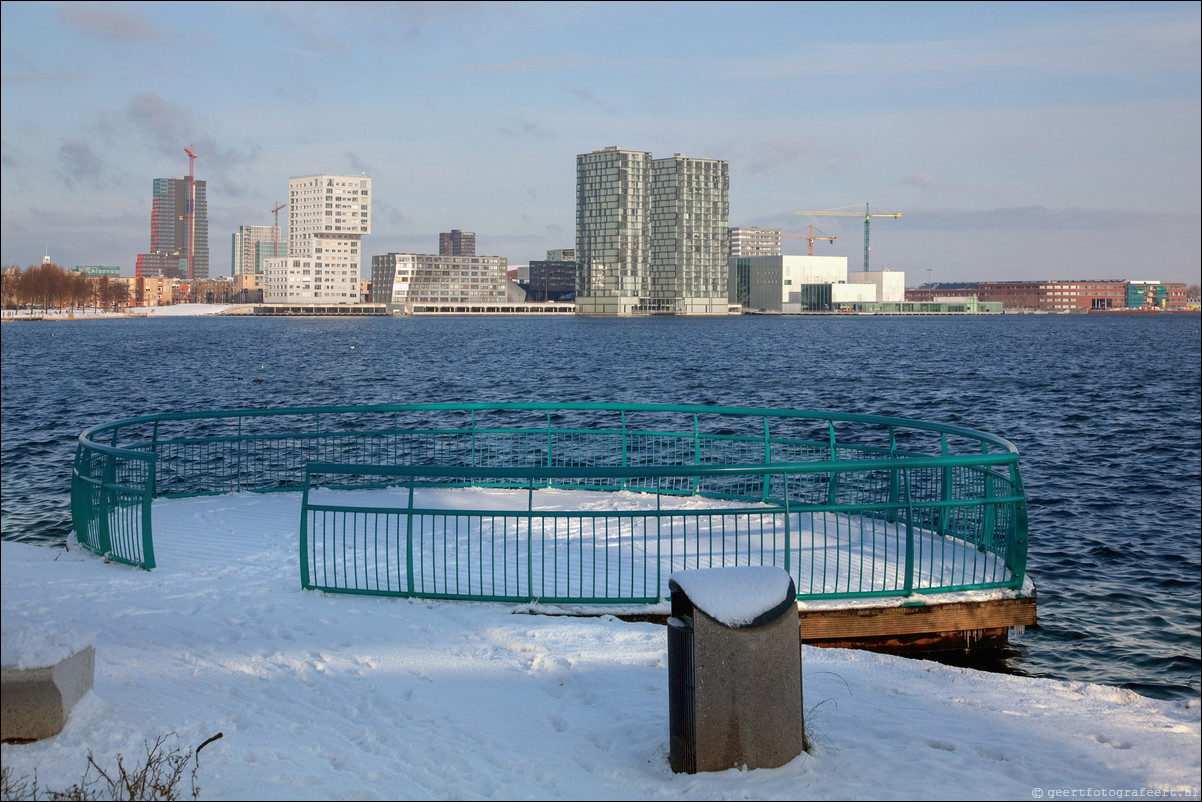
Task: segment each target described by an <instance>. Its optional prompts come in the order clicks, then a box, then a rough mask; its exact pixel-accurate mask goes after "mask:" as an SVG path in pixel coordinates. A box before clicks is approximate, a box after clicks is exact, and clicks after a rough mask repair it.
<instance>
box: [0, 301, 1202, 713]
mask: <svg viewBox="0 0 1202 802" xmlns="http://www.w3.org/2000/svg"><path fill="white" fill-rule="evenodd" d="M2 351H3V361H2V365H0V368H2V371H0V386H2V391H3V404H2V418H0V432H2V437H0V441H2V443H0V447H2V454H0V463H2V465H3V480H2V493H0V536H2V537H3V538H4V539H10V540H25V541H32V542H38V543H46V544H61V543H63V542H64V541H65V540H66V538H67V536H68V534H69V532H70V505H69V489H70V473H71V460H72V456H73V454H74V448H75V442H76V438H77V437H78V435H79V433H80V432H81V431H83V430H84V429H86V428H88V427H90V426H94V425H96V424H99V423H105V422H110V421H114V420H118V419H121V418H126V417H132V416H135V415H143V414H150V413H154V412H169V411H184V410H208V409H228V408H243V407H261V406H271V407H278V406H308V405H315V406H316V405H345V404H355V403H361V404H376V403H426V402H469V401H496V402H506V401H548V402H576V401H581V402H587V401H592V402H605V401H610V402H629V403H678V404H720V405H729V406H740V407H781V408H793V409H829V410H836V411H841V412H860V413H867V414H876V415H892V416H898V417H906V418H918V419H921V420H928V421H937V422H942V423H952V424H957V425H961V426H967V427H970V428H974V429H980V430H983V431H986V432H989V433H992V434H996V435H999V436H1002V437H1005V438H1007V439H1009V440H1010V441H1011V442H1013V443H1014V444H1015V445H1016V446H1017V447H1018V449H1019V452H1020V454H1021V459H1022V463H1021V465H1022V469H1023V477H1024V480H1025V482H1026V485H1027V492H1028V496H1029V500H1030V531H1031V541H1030V554H1031V557H1030V562H1029V569H1028V570H1029V573H1030V575H1031V576H1032V578H1033V579H1034V581H1035V583H1036V586H1037V589H1038V598H1039V605H1038V612H1039V621H1040V623H1039V625H1038V626H1037V627H1030V628H1028V629H1027V630H1026V631H1025V632H1024V633H1023V634H1021V635H1018V636H1016V637H1013V638H1012V645H1011V648H1010V649H1008V650H1006V651H1005V652H1004V653H1003V654H1001V655H1000V656H998V659H997V662H996V663H995V664H992V665H986V666H984V667H989V668H994V669H1001V670H1005V671H1009V672H1011V673H1019V674H1027V675H1032V676H1047V677H1054V678H1057V679H1067V680H1080V681H1087V682H1098V683H1105V684H1108V685H1116V686H1122V687H1127V688H1131V689H1134V690H1136V691H1138V692H1140V693H1142V694H1144V695H1147V696H1153V697H1158V698H1170V699H1172V698H1198V696H1199V693H1200V690H1199V674H1200V671H1202V660H1200V650H1202V638H1200V635H1199V628H1200V615H1199V610H1200V607H1202V557H1200V553H1199V552H1200V543H1202V512H1200V507H1199V497H1200V491H1199V487H1200V482H1202V470H1200V455H1202V408H1200V399H1202V391H1200V389H1199V387H1200V380H1202V376H1200V373H1202V367H1200V365H1202V337H1200V334H1199V318H1198V317H1197V316H1194V315H1164V316H1156V315H1113V316H1110V315H1100V316H1094V315H1088V316H1086V315H1074V316H1014V315H1007V316H1003V317H930V318H918V317H906V318H887V317H863V318H860V317H754V316H745V317H739V318H729V319H686V318H644V319H632V320H613V319H589V318H575V317H573V318H554V319H552V318H463V317H457V318H359V319H326V318H321V319H300V318H294V319H254V318H210V317H204V318H170V317H168V318H159V319H149V320H135V319H129V320H94V321H70V322H68V321H64V322H22V323H5V324H4V325H3V338H2Z"/></svg>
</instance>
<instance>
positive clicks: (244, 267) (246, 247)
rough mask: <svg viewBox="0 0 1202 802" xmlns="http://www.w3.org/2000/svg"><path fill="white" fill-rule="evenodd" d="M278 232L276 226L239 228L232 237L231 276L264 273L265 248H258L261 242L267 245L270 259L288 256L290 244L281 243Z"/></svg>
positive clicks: (267, 253)
mask: <svg viewBox="0 0 1202 802" xmlns="http://www.w3.org/2000/svg"><path fill="white" fill-rule="evenodd" d="M278 232H279V229H277V228H276V227H275V226H239V227H238V231H237V232H236V233H234V234H233V235H231V239H232V242H231V247H230V275H231V276H244V275H251V274H261V273H262V272H263V261H262V256H263V253H264V248H262V247H256V246H257V244H258V243H260V242H265V243H267V247H266V255H267V256H268V257H269V258H270V257H273V256H284V255H286V254H287V253H288V243H287V242H281V241H280V237H279V233H278Z"/></svg>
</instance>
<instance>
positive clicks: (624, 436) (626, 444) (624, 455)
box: [622, 410, 630, 490]
mask: <svg viewBox="0 0 1202 802" xmlns="http://www.w3.org/2000/svg"><path fill="white" fill-rule="evenodd" d="M627 438H628V434H627V431H626V410H622V467H623V468H625V467H626V466H627V464H628V455H627V453H626V451H627V449H628V448H629V447H630V444H629V441H628V439H627ZM622 489H623V490H625V489H626V477H625V476H623V477H622Z"/></svg>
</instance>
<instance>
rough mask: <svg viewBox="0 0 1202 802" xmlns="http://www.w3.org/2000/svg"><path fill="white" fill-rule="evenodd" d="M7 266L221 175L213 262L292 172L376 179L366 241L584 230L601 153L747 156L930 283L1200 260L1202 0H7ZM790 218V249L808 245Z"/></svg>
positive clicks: (1129, 275) (220, 266) (1167, 277)
mask: <svg viewBox="0 0 1202 802" xmlns="http://www.w3.org/2000/svg"><path fill="white" fill-rule="evenodd" d="M2 9H3V25H2V28H0V38H2V43H3V46H2V50H0V74H2V78H3V92H2V93H0V109H2V117H3V119H2V137H0V138H2V146H3V147H2V160H3V161H2V166H3V182H2V186H0V197H2V201H3V221H2V232H0V233H2V238H0V239H2V253H0V258H2V260H3V263H4V264H6V265H8V264H16V265H18V266H22V267H27V266H29V265H33V264H37V263H39V262H41V260H42V257H43V255H45V254H48V255H49V256H50V257H51V259H52V260H54V261H55V262H57V263H59V264H62V265H64V266H66V267H73V266H75V265H79V264H108V265H117V266H119V267H120V268H121V271H122V274H123V275H132V274H133V270H134V265H135V261H136V255H137V254H138V253H141V252H144V251H146V250H147V249H148V248H149V229H150V225H149V221H150V199H151V185H152V181H153V179H155V178H161V177H179V176H185V175H187V172H188V156H187V154H186V153H185V152H184V149H185V148H187V147H189V146H194V147H193V149H194V152H195V153H196V154H197V159H196V163H195V169H196V176H197V178H198V179H203V180H205V181H206V182H207V185H208V202H209V236H210V250H211V267H210V275H212V276H217V275H228V274H229V272H230V269H231V265H230V237H231V235H232V234H233V233H234V232H235V231H236V230H237V229H238V226H240V225H270V224H271V223H272V219H273V218H272V214H271V210H272V208H273V207H274V206H275V204H276V203H278V202H285V201H286V200H287V188H288V179H289V178H291V177H297V176H303V175H312V174H315V173H338V174H351V175H359V174H361V173H366V174H368V175H370V176H371V177H372V179H373V184H372V187H373V194H374V200H373V206H372V214H373V224H372V233H371V234H370V235H369V236H367V237H366V238H365V240H364V246H363V254H364V259H363V262H364V264H363V273H364V277H367V275H368V274H369V273H370V259H369V258H368V257H370V256H371V255H373V254H384V253H389V252H418V253H432V252H437V247H438V234H439V233H440V232H444V231H450V230H452V229H460V230H463V231H473V232H475V233H476V235H477V253H480V254H483V255H496V256H504V257H506V258H507V259H508V260H509V264H510V265H511V266H513V265H520V264H526V263H527V262H529V261H531V260H534V259H543V258H545V257H546V251H547V250H550V249H558V248H570V247H574V244H575V243H574V239H575V159H576V156H577V155H578V154H582V153H588V152H591V151H594V150H598V149H601V148H604V147H608V146H617V147H619V148H622V149H627V150H640V151H649V152H651V153H652V155H653V156H654V157H656V158H659V157H665V156H672V155H673V154H676V153H683V154H686V155H688V156H694V157H701V158H711V159H721V160H725V161H728V162H729V163H730V176H731V179H730V183H731V185H730V224H731V225H737V226H764V227H772V228H781V229H783V230H784V231H785V233H786V234H790V233H791V234H802V233H808V231H809V228H808V227H809V226H810V225H813V226H815V228H816V229H817V230H816V231H815V233H816V234H818V235H822V236H833V237H836V240H835V241H834V242H826V241H821V240H820V241H818V242H816V243H815V253H817V254H821V255H827V256H846V257H847V259H848V265H849V268H850V269H852V270H857V269H860V268H861V267H862V265H863V253H864V225H863V219H862V217H858V216H854V215H853V216H810V215H797V214H795V212H797V211H825V210H832V209H840V210H845V211H846V210H855V211H860V210H863V209H864V208H865V204H870V206H871V209H872V211H873V212H874V213H896V212H900V213H901V217H900V218H889V217H882V218H874V219H872V221H871V235H872V236H871V266H872V267H873V268H874V269H880V268H888V269H890V270H901V271H904V272H905V273H906V277H907V280H906V285H907V286H917V285H919V284H921V283H924V282H927V281H945V282H952V281H978V280H1038V279H1063V280H1071V279H1135V280H1159V281H1177V282H1185V283H1188V284H1197V283H1199V280H1200V278H1199V276H1200V272H1202V269H1200V267H1199V265H1200V264H1202V245H1200V241H1202V237H1200V233H1199V220H1200V219H1202V200H1200V194H1202V189H1200V187H1202V162H1200V158H1199V153H1200V145H1199V142H1200V141H1202V124H1200V107H1202V101H1200V97H1202V77H1200V76H1202V57H1200V40H1202V5H1200V4H1199V3H1197V2H1193V1H1192V0H1191V1H1190V2H1139V3H1134V2H1133V3H1127V2H1120V3H1077V2H1073V3H1056V2H1052V3H913V2H911V3H772V2H765V3H755V4H742V5H739V6H737V7H736V6H730V5H728V4H721V3H655V2H651V3H639V4H637V5H636V4H632V3H572V2H565V3H524V2H518V3H436V2H420V3H375V2H373V3H354V2H347V3H337V4H326V3H253V2H249V3H186V2H185V3H157V2H155V3H60V2H47V3H32V2H4V3H3V6H2ZM805 249H806V243H805V241H804V240H801V239H792V238H786V239H785V240H784V252H785V253H805V252H806V250H805Z"/></svg>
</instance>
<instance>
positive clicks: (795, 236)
mask: <svg viewBox="0 0 1202 802" xmlns="http://www.w3.org/2000/svg"><path fill="white" fill-rule="evenodd" d="M781 236H782V237H788V238H789V239H804V240H808V241H809V243H810V256H813V255H814V240H816V239H824V240H826V241H827V242H834V241H835V240H837V239H839V238H838V237H815V236H814V227H813V226H810V236H808V237H807V236H806V235H805V234H781Z"/></svg>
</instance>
